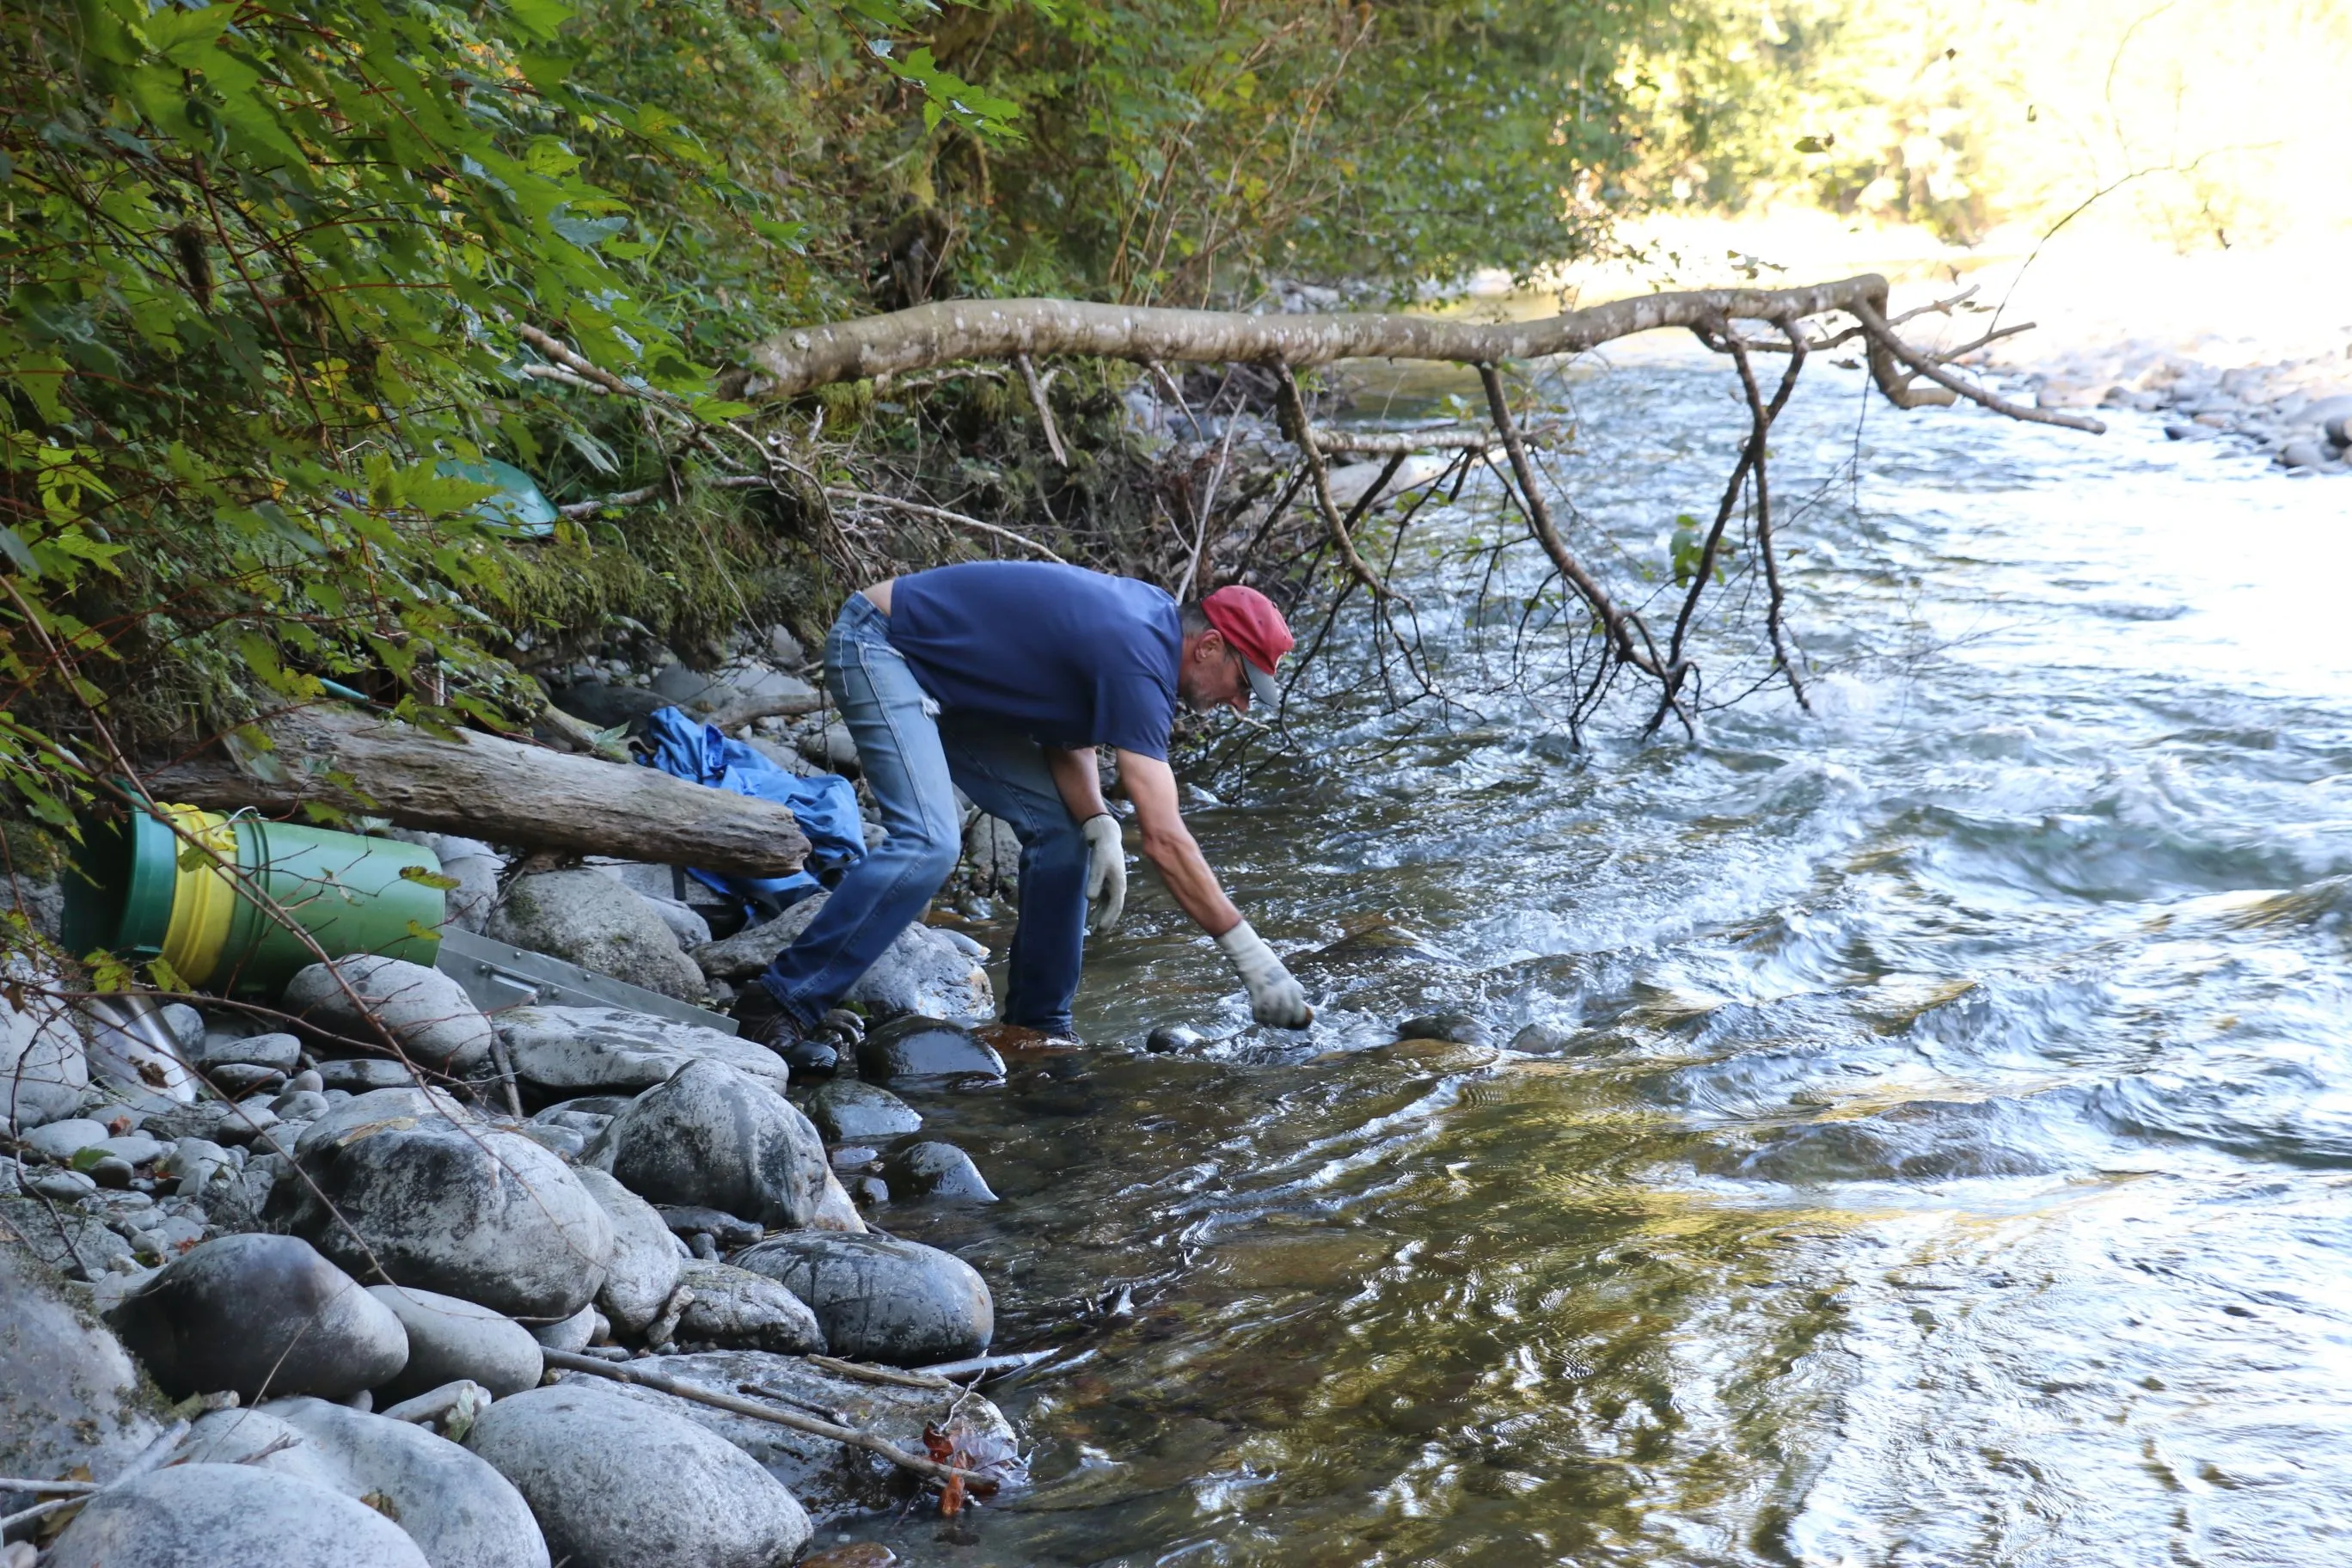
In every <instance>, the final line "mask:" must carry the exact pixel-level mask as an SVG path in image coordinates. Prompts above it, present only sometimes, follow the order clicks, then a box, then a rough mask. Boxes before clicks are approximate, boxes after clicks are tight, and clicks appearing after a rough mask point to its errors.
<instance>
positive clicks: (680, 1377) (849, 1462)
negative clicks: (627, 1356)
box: [619, 1351, 1014, 1523]
mask: <svg viewBox="0 0 2352 1568" xmlns="http://www.w3.org/2000/svg"><path fill="white" fill-rule="evenodd" d="M631 1364H633V1365H635V1366H639V1367H642V1368H643V1369H645V1370H646V1372H649V1373H656V1374H658V1375H660V1376H663V1377H667V1378H673V1379H675V1380H677V1382H679V1383H683V1384H690V1385H692V1386H694V1387H697V1388H702V1389H708V1390H709V1391H710V1392H711V1393H713V1394H731V1395H733V1396H734V1397H736V1398H738V1399H740V1398H745V1397H751V1398H757V1397H760V1396H759V1395H756V1394H754V1395H746V1394H743V1393H742V1387H743V1385H744V1384H751V1386H753V1387H756V1388H764V1389H772V1390H774V1391H775V1392H776V1393H778V1394H784V1395H787V1396H789V1397H790V1398H791V1399H793V1400H794V1401H796V1402H798V1403H797V1404H796V1405H786V1406H784V1408H787V1409H802V1410H806V1409H808V1408H810V1407H812V1406H814V1408H816V1409H819V1410H830V1411H835V1412H836V1413H838V1414H840V1415H845V1416H846V1417H848V1419H849V1423H850V1425H852V1426H856V1427H858V1428H859V1429H861V1430H863V1431H867V1432H872V1433H874V1434H875V1435H876V1436H880V1437H883V1438H886V1439H887V1440H888V1441H890V1442H892V1443H895V1444H897V1445H898V1447H902V1448H906V1449H908V1450H909V1451H911V1452H913V1453H918V1454H919V1453H921V1452H923V1428H924V1426H927V1425H929V1424H931V1423H933V1422H938V1423H940V1425H942V1426H944V1427H945V1428H946V1430H947V1432H948V1433H949V1435H950V1436H951V1437H953V1438H954V1439H955V1441H956V1443H957V1445H958V1446H959V1447H962V1448H964V1449H965V1450H966V1451H967V1452H971V1453H977V1454H988V1455H992V1456H993V1455H998V1454H1004V1455H1009V1454H1011V1453H1013V1451H1014V1438H1013V1428H1012V1427H1011V1426H1009V1425H1008V1424H1007V1423H1006V1422H1005V1419H1004V1417H1003V1414H1002V1413H1000V1412H999V1411H998V1410H997V1408H996V1406H995V1405H992V1404H991V1403H990V1402H989V1401H987V1400H986V1399H983V1398H982V1397H980V1396H979V1395H978V1394H962V1395H960V1396H942V1394H940V1392H938V1391H936V1390H932V1389H924V1388H903V1387H898V1386H896V1385H894V1384H879V1383H868V1382H865V1381H862V1380H859V1379H854V1378H847V1377H839V1376H835V1375H834V1374H833V1373H827V1372H824V1371H823V1370H822V1369H820V1368H817V1367H814V1366H812V1365H811V1364H810V1363H808V1362H806V1361H803V1360H802V1359H801V1358H799V1357H797V1356H786V1355H777V1354H771V1353H767V1352H758V1351H706V1352H699V1353H695V1354H687V1355H666V1356H655V1357H650V1358H647V1359H646V1360H643V1361H639V1362H635V1363H631ZM619 1392H620V1393H622V1394H624V1395H625V1396H626V1397H629V1398H633V1399H635V1400H638V1401H639V1402H641V1403H644V1404H646V1405H654V1406H656V1407H657V1408H660V1409H663V1410H667V1411H671V1412H674V1413H675V1414H677V1415H680V1416H683V1417H685V1418H686V1419H688V1420H689V1421H692V1422H694V1423H695V1424H696V1425H698V1426H703V1427H705V1428H707V1429H708V1430H709V1431H711V1432H713V1433H716V1434H717V1435H718V1436H721V1437H724V1438H725V1439H726V1440H727V1441H728V1442H730V1443H731V1444H733V1445H734V1446H735V1447H738V1448H740V1449H741V1450H742V1451H743V1452H744V1453H746V1454H749V1455H750V1456H751V1458H754V1459H756V1460H758V1461H759V1463H760V1464H761V1466H763V1467H764V1468H766V1469H767V1471H768V1473H769V1474H770V1475H772V1476H773V1477H775V1478H776V1479H778V1480H779V1481H782V1483H783V1484H784V1485H785V1486H787V1487H789V1488H791V1489H792V1492H793V1496H794V1497H796V1498H798V1499H799V1500H801V1502H802V1504H803V1506H804V1507H805V1508H806V1509H807V1510H808V1511H809V1513H810V1514H811V1515H812V1516H813V1517H814V1519H815V1520H816V1521H818V1522H819V1523H830V1522H832V1521H835V1520H837V1519H843V1518H845V1517H848V1516H849V1515H852V1514H856V1513H862V1512H866V1511H870V1510H880V1509H885V1508H889V1507H892V1506H894V1505H898V1504H901V1503H902V1502H903V1500H904V1498H905V1495H906V1492H905V1488H904V1484H903V1482H902V1481H901V1479H899V1478H898V1477H897V1476H896V1475H894V1474H893V1473H892V1472H891V1470H890V1468H889V1467H888V1466H887V1465H884V1464H882V1463H880V1462H879V1461H877V1460H875V1459H873V1458H871V1457H870V1456H867V1455H865V1454H860V1453H856V1452H854V1451H852V1450H849V1449H845V1448H844V1447H842V1446H841V1445H840V1444H838V1443H835V1442H833V1441H831V1440H829V1439H827V1438H824V1437H814V1436H809V1435H807V1434H805V1433H801V1432H794V1431H793V1430H791V1429H790V1428H789V1427H784V1426H775V1425H772V1423H769V1422H766V1421H761V1420H760V1419H758V1418H757V1417H754V1416H750V1415H736V1414H734V1413H733V1412H731V1411H726V1410H715V1409H713V1408H711V1407H710V1406H709V1405H696V1404H692V1403H690V1402H688V1401H687V1400H683V1399H679V1398H677V1397H676V1396H675V1395H672V1394H656V1393H655V1392H653V1391H652V1390H650V1389H644V1388H630V1387H626V1386H625V1385H624V1386H622V1387H620V1389H619ZM950 1398H952V1399H953V1406H952V1408H953V1410H954V1414H953V1415H947V1414H946V1412H947V1410H948V1409H949V1408H950V1405H949V1400H950Z"/></svg>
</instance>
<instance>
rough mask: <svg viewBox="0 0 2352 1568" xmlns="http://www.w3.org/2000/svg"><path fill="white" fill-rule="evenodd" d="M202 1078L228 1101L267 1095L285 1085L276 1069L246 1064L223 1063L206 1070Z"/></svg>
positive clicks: (284, 1078) (282, 1076)
mask: <svg viewBox="0 0 2352 1568" xmlns="http://www.w3.org/2000/svg"><path fill="white" fill-rule="evenodd" d="M204 1077H205V1082H206V1083H208V1084H210V1085H212V1087H213V1089H214V1090H215V1092H217V1093H219V1094H222V1095H225V1096H227V1097H228V1098H230V1099H236V1098H237V1097H239V1096H241V1095H247V1094H256V1093H259V1094H268V1093H269V1092H270V1091H271V1090H273V1089H283V1088H284V1087H285V1084H286V1075H285V1074H284V1073H282V1072H280V1071H279V1070H278V1068H268V1067H258V1066H255V1065H252V1064H250V1063H247V1062H223V1063H222V1064H221V1065H220V1066H218V1067H211V1068H205V1069H204Z"/></svg>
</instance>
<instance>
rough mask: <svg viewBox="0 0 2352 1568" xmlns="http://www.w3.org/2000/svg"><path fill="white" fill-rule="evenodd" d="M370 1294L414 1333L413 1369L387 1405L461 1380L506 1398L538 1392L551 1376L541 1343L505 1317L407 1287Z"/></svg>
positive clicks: (397, 1380) (390, 1389)
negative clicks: (542, 1378) (541, 1382)
mask: <svg viewBox="0 0 2352 1568" xmlns="http://www.w3.org/2000/svg"><path fill="white" fill-rule="evenodd" d="M368 1294H369V1295H371V1296H373V1297H374V1298H375V1299H376V1300H379V1301H381V1302H383V1304H384V1306H385V1307H386V1308H388V1309H389V1310H391V1312H392V1315H393V1316H394V1317H395V1318H398V1319H399V1320H400V1325H401V1327H402V1328H404V1329H405V1330H406V1331H408V1364H407V1365H406V1366H405V1367H404V1368H402V1369H401V1372H400V1374H399V1375H398V1376H397V1377H394V1378H392V1379H391V1380H389V1381H388V1382H386V1383H385V1384H383V1385H382V1391H383V1397H384V1398H385V1399H387V1400H402V1399H407V1398H410V1397H412V1396H414V1395H415V1394H424V1393H425V1392H427V1391H429V1390H431V1389H436V1388H438V1387H440V1386H441V1385H442V1384H446V1383H455V1382H457V1381H459V1380H464V1381H467V1382H471V1383H478V1384H481V1385H482V1386H483V1387H484V1388H487V1389H488V1390H489V1391H490V1393H491V1394H493V1395H495V1396H498V1397H500V1398H503V1397H505V1396H506V1395H507V1394H520V1393H521V1392H522V1391H523V1390H524V1389H526V1388H530V1387H531V1386H533V1385H534V1384H537V1383H538V1382H539V1379H540V1374H541V1373H542V1372H543V1371H545V1370H546V1363H544V1362H543V1361H542V1360H541V1356H540V1345H539V1342H538V1341H537V1340H536V1339H534V1338H532V1337H531V1332H530V1330H528V1329H526V1328H524V1327H523V1326H522V1325H521V1324H520V1323H518V1322H516V1321H514V1320H513V1319H512V1318H509V1317H508V1316H507V1315H506V1314H505V1313H503V1312H493V1311H492V1310H489V1309H488V1307H481V1306H477V1305H475V1304H474V1303H473V1302H471V1301H467V1300H459V1299H458V1298H457V1297H455V1296H444V1295H442V1294H440V1293H439V1292H437V1291H433V1290H419V1289H415V1287H413V1286H406V1285H371V1286H369V1287H368Z"/></svg>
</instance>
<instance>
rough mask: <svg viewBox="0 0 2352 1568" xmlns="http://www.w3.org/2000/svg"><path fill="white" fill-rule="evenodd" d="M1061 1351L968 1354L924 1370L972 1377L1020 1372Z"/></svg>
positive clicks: (946, 1374) (941, 1376)
mask: <svg viewBox="0 0 2352 1568" xmlns="http://www.w3.org/2000/svg"><path fill="white" fill-rule="evenodd" d="M1061 1353H1062V1352H1060V1351H1059V1350H1043V1351H1016V1352H1011V1353H1009V1354H1006V1355H976V1356H967V1357H965V1358H964V1359H963V1360H962V1361H943V1362H940V1363H939V1364H938V1365H936V1366H927V1367H925V1368H923V1370H924V1371H925V1372H927V1373H930V1374H931V1375H932V1376H933V1377H940V1378H956V1377H971V1376H973V1375H975V1374H978V1375H980V1376H983V1377H984V1376H986V1375H987V1374H988V1373H992V1372H1018V1371H1020V1370H1021V1369H1022V1368H1024V1367H1032V1366H1035V1365H1036V1364H1037V1363H1039V1362H1041V1361H1047V1360H1050V1359H1051V1358H1053V1357H1055V1356H1057V1355H1059V1354H1061Z"/></svg>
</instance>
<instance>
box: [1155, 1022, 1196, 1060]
mask: <svg viewBox="0 0 2352 1568" xmlns="http://www.w3.org/2000/svg"><path fill="white" fill-rule="evenodd" d="M1207 1043H1208V1037H1207V1036H1206V1035H1203V1034H1202V1033H1201V1031H1200V1030H1198V1029H1196V1028H1194V1027H1192V1025H1190V1024H1162V1025H1160V1026H1159V1027H1158V1028H1156V1029H1154V1030H1152V1031H1151V1033H1150V1034H1148V1035H1146V1036H1144V1037H1143V1048H1144V1049H1145V1050H1147V1051H1151V1052H1155V1053H1161V1054H1164V1053H1166V1052H1169V1051H1191V1050H1198V1049H1199V1048H1200V1047H1202V1046H1203V1045H1206V1044H1207Z"/></svg>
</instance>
